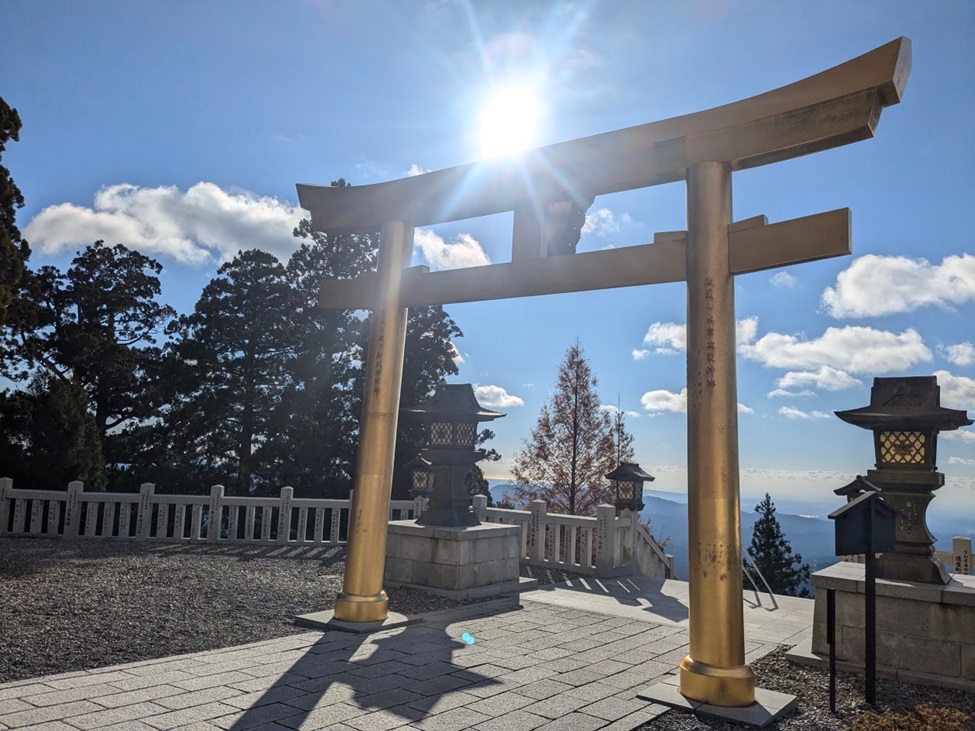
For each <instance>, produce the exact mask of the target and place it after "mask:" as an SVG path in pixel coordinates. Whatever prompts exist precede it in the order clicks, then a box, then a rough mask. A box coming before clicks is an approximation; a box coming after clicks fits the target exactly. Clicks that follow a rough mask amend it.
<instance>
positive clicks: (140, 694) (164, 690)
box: [98, 685, 185, 708]
mask: <svg viewBox="0 0 975 731" xmlns="http://www.w3.org/2000/svg"><path fill="white" fill-rule="evenodd" d="M183 692H185V691H184V690H182V689H181V688H177V687H176V686H174V685H159V686H153V687H150V688H140V689H139V690H129V691H124V692H122V693H113V694H112V695H100V696H98V705H100V706H105V707H106V708H117V707H119V706H127V705H131V704H133V703H142V702H143V701H154V700H156V699H157V698H164V697H166V696H170V695H176V694H177V693H183Z"/></svg>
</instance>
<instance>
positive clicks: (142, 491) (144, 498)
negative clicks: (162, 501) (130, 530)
mask: <svg viewBox="0 0 975 731" xmlns="http://www.w3.org/2000/svg"><path fill="white" fill-rule="evenodd" d="M155 494H156V486H155V485H154V484H153V483H151V482H143V483H142V484H141V485H139V511H138V513H137V514H136V518H135V537H136V538H137V539H145V538H149V537H150V535H151V531H152V498H153V497H154V496H155ZM64 524H65V526H67V524H68V523H67V515H65V523H64ZM65 532H67V531H65Z"/></svg>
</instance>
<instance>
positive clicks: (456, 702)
mask: <svg viewBox="0 0 975 731" xmlns="http://www.w3.org/2000/svg"><path fill="white" fill-rule="evenodd" d="M478 700H480V698H479V697H478V696H476V695H471V694H470V693H464V692H463V691H454V692H453V693H447V694H446V695H441V696H431V697H428V698H420V699H418V700H415V701H412V702H411V703H408V704H407V705H408V706H409V707H410V708H414V709H416V710H417V711H419V712H420V713H422V714H423V715H424V716H428V715H433V714H435V713H443V712H444V711H449V710H451V709H452V708H460V707H461V706H468V705H470V704H471V703H475V702H477V701H478Z"/></svg>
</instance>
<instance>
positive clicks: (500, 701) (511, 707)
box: [467, 689, 535, 716]
mask: <svg viewBox="0 0 975 731" xmlns="http://www.w3.org/2000/svg"><path fill="white" fill-rule="evenodd" d="M519 690H520V689H519ZM534 702H535V699H534V698H529V697H527V696H524V695H521V694H520V693H515V692H513V691H507V692H505V693H498V694H497V695H493V696H490V697H489V698H482V699H481V700H479V701H475V702H474V703H471V704H470V705H468V706H467V707H468V708H469V709H470V710H472V711H477V712H478V713H484V714H486V715H488V716H503V715H504V714H506V713H511V712H512V711H517V710H518V709H520V708H524V707H525V706H527V705H530V704H532V703H534Z"/></svg>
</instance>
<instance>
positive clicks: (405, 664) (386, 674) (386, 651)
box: [224, 624, 500, 731]
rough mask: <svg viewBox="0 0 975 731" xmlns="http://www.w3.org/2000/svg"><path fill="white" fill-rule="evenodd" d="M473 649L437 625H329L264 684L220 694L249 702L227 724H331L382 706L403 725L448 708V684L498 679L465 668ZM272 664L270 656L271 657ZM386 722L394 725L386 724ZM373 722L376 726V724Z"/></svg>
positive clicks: (479, 684)
mask: <svg viewBox="0 0 975 731" xmlns="http://www.w3.org/2000/svg"><path fill="white" fill-rule="evenodd" d="M477 652H478V650H477V649H475V648H474V647H473V646H472V645H468V643H467V642H464V641H463V640H461V639H459V638H457V637H452V636H450V635H449V634H447V632H445V631H444V629H442V628H441V627H428V626H424V625H423V624H413V625H407V626H406V627H403V628H397V629H391V630H388V631H385V632H381V633H377V634H374V635H357V634H351V633H346V632H337V631H329V632H326V633H325V634H323V635H322V637H321V638H320V639H318V640H317V641H315V643H314V644H313V645H311V646H310V647H306V648H300V649H297V650H294V651H292V652H288V653H284V654H285V655H287V656H288V657H294V656H295V655H296V654H297V655H298V656H297V657H296V659H294V660H293V662H292V664H291V666H290V667H287V668H282V672H281V674H280V675H279V677H278V678H277V679H276V680H275V682H274V683H273V684H272V685H270V686H269V687H268V688H267V689H266V690H264V691H260V692H259V693H252V694H249V695H248V696H240V697H238V698H236V699H235V698H233V697H231V698H228V699H225V700H224V702H225V703H229V704H234V701H235V700H238V702H239V703H244V702H247V703H248V706H247V707H246V708H243V709H242V711H243V712H242V714H241V715H240V716H238V717H237V718H236V719H235V720H234V721H233V723H232V724H230V725H228V726H226V727H225V728H228V729H229V731H244V730H245V729H251V728H254V727H257V726H261V725H263V724H269V723H273V722H278V723H280V724H283V725H284V726H286V727H288V728H293V729H322V728H331V726H332V725H333V724H334V725H338V724H340V723H342V722H343V721H346V720H349V719H353V718H358V717H362V716H364V715H365V714H367V713H371V712H381V713H382V714H384V715H385V716H387V717H388V718H387V719H386V720H387V721H389V722H390V723H392V721H395V720H396V719H397V718H398V719H402V720H401V721H399V723H398V724H395V725H403V724H407V723H411V722H414V721H419V720H422V719H424V718H426V717H427V716H428V715H430V714H431V713H443V712H445V711H449V710H450V701H449V700H448V699H447V698H445V697H444V696H445V695H446V694H449V693H450V692H451V691H454V690H457V689H460V688H464V689H465V690H468V689H469V690H476V689H477V688H484V687H488V686H492V685H498V684H499V683H500V681H497V680H495V679H493V678H492V677H489V676H487V675H484V674H482V673H480V672H478V671H477V670H473V669H468V664H470V665H474V664H476V662H471V663H467V662H465V661H464V659H463V658H464V656H465V655H466V654H467V653H470V654H475V653H477ZM268 662H269V664H271V663H274V664H277V663H275V660H274V659H273V658H269V659H268ZM383 727H391V726H385V725H384V726H383ZM377 728H378V726H377Z"/></svg>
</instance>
